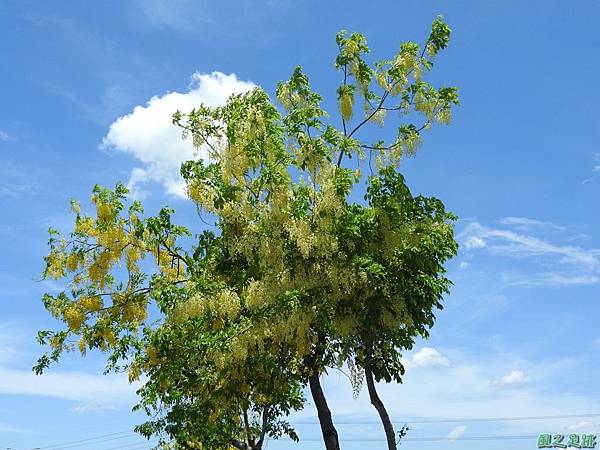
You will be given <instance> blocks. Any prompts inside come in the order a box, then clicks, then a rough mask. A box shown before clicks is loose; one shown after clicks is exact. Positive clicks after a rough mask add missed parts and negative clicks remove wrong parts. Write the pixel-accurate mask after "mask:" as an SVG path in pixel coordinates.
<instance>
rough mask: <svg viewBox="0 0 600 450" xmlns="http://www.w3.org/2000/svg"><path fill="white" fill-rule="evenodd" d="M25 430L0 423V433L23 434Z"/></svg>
mask: <svg viewBox="0 0 600 450" xmlns="http://www.w3.org/2000/svg"><path fill="white" fill-rule="evenodd" d="M25 432H26V431H25V430H21V429H20V428H16V427H13V426H12V425H9V424H7V423H2V422H0V433H25Z"/></svg>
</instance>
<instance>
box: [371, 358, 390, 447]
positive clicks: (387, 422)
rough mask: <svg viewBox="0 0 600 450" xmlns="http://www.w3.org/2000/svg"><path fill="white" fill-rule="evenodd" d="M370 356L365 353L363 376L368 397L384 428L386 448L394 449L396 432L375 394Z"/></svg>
mask: <svg viewBox="0 0 600 450" xmlns="http://www.w3.org/2000/svg"><path fill="white" fill-rule="evenodd" d="M370 358H371V356H370V355H369V354H368V355H367V363H366V364H365V378H366V379H367V389H368V390H369V398H370V399H371V404H372V405H373V406H374V407H375V409H376V410H377V412H378V413H379V417H380V418H381V423H382V424H383V429H384V430H385V437H386V439H387V445H388V450H396V449H397V446H396V433H395V432H394V426H393V425H392V421H391V420H390V416H389V415H388V413H387V410H386V409H385V406H384V404H383V402H382V401H381V399H380V398H379V395H377V390H376V389H375V381H374V380H373V372H372V371H371V362H370Z"/></svg>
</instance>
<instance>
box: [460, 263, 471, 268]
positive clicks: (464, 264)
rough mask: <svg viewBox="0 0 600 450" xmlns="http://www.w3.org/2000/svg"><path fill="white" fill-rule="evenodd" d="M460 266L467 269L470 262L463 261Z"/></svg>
mask: <svg viewBox="0 0 600 450" xmlns="http://www.w3.org/2000/svg"><path fill="white" fill-rule="evenodd" d="M459 267H460V268H461V269H466V268H467V267H469V263H468V262H466V261H461V262H460V264H459Z"/></svg>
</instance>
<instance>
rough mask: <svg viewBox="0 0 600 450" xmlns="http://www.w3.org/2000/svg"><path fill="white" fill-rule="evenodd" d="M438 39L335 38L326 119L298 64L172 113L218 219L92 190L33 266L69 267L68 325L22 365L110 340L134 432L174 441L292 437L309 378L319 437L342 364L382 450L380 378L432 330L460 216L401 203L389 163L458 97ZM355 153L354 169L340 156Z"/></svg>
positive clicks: (49, 300)
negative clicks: (334, 117)
mask: <svg viewBox="0 0 600 450" xmlns="http://www.w3.org/2000/svg"><path fill="white" fill-rule="evenodd" d="M449 36H450V30H449V28H448V26H447V25H446V24H445V23H444V22H443V20H442V19H441V18H437V19H436V20H435V21H434V22H433V25H432V30H431V33H430V35H429V38H428V39H427V41H426V43H425V45H424V46H423V48H422V49H421V48H420V47H419V45H417V44H415V43H411V42H407V43H403V44H402V45H401V46H400V50H399V52H398V54H397V55H395V56H394V57H393V58H392V59H390V60H385V61H380V62H377V63H375V64H374V65H373V66H371V65H369V64H368V63H367V62H366V60H365V55H366V54H368V53H369V48H368V46H367V43H366V40H365V38H364V36H362V35H360V34H358V33H352V34H350V35H348V34H347V33H345V32H340V33H339V34H338V36H337V44H338V47H339V54H338V56H337V58H336V67H337V69H338V70H339V71H340V72H341V74H342V83H341V85H340V86H339V88H338V89H337V99H338V105H339V112H340V116H341V128H340V129H338V128H336V127H335V126H334V125H333V124H332V123H333V122H332V121H330V120H329V119H328V116H327V114H326V112H325V111H324V110H323V109H322V107H321V100H322V99H321V97H320V96H319V95H318V94H317V93H315V92H314V91H312V90H311V88H310V85H309V80H308V77H307V76H306V75H305V74H304V73H303V71H302V69H301V68H297V69H296V70H295V71H294V73H293V74H292V76H291V78H290V79H289V80H288V81H287V82H285V83H280V84H279V85H278V86H277V91H276V94H277V99H278V100H279V102H280V104H281V106H282V110H280V109H279V108H278V107H277V106H275V105H274V103H273V102H272V101H271V99H270V98H269V96H268V94H267V93H266V92H265V91H264V90H262V89H260V88H256V89H254V90H252V91H250V92H248V93H245V94H240V95H234V96H232V97H230V99H229V100H228V102H227V104H226V105H224V106H222V107H216V108H209V107H206V106H203V105H200V106H199V107H198V108H197V109H194V110H193V111H191V112H189V113H187V114H184V113H181V112H177V113H175V115H174V117H173V121H174V123H175V124H176V125H178V126H180V127H181V128H182V130H183V134H184V137H190V138H191V139H193V143H194V145H196V146H197V147H203V148H205V149H206V150H207V151H208V154H209V158H208V159H207V160H206V161H203V160H201V159H197V160H192V161H188V162H186V163H184V164H183V165H182V167H181V174H182V176H183V178H184V179H185V181H186V184H187V191H188V195H189V197H190V199H191V200H192V201H194V202H195V204H196V205H197V207H198V211H199V215H200V216H201V217H200V218H201V219H202V220H203V221H205V222H206V220H212V221H213V222H214V226H215V227H216V230H210V229H205V230H204V231H202V232H200V233H199V234H196V235H192V234H191V233H190V231H189V230H188V229H186V228H185V227H181V226H177V225H174V224H173V223H172V213H173V211H172V210H171V209H169V208H164V209H162V210H161V211H160V212H159V213H158V215H157V216H154V217H148V218H145V219H142V218H141V216H142V214H143V210H142V207H141V205H140V204H139V203H138V202H133V203H132V204H131V205H130V206H128V207H126V195H127V190H126V189H125V188H124V187H123V186H122V185H120V184H118V185H117V186H116V188H115V189H114V190H109V189H105V188H101V187H96V188H95V189H94V193H93V196H92V202H93V203H94V205H95V208H96V211H95V214H94V215H93V216H86V215H83V214H82V213H81V208H80V206H79V204H78V203H76V202H73V204H72V209H73V211H74V213H75V229H74V231H73V232H72V233H71V234H70V235H69V236H68V237H66V238H61V237H60V236H59V235H58V233H57V232H56V231H54V230H51V237H50V242H49V244H50V253H49V255H48V256H47V257H46V269H45V272H44V276H46V277H51V278H56V279H61V278H66V279H67V280H68V283H69V284H68V286H69V291H68V292H66V291H65V292H61V293H60V294H58V295H56V296H51V295H46V296H45V297H44V304H45V306H46V308H47V309H48V310H49V311H50V312H51V314H53V315H54V316H55V317H56V318H58V319H60V320H62V321H63V322H64V323H65V324H66V327H65V328H64V329H63V330H61V331H42V332H40V333H39V340H40V342H41V343H42V344H45V343H48V344H50V345H51V347H52V349H51V351H50V352H49V353H48V354H46V355H44V356H42V357H41V358H40V360H39V362H38V365H37V366H36V367H35V370H36V371H37V372H38V373H41V372H42V371H43V370H44V369H45V368H46V367H48V365H49V364H50V363H51V362H53V361H57V360H58V359H59V357H60V355H61V354H62V353H63V352H65V351H69V350H72V349H74V348H76V347H78V348H79V350H80V351H81V352H82V353H85V352H86V351H87V350H88V349H100V350H102V351H106V352H107V353H108V360H107V361H108V363H107V370H128V371H129V375H130V379H131V380H138V379H143V380H144V385H143V387H142V388H141V389H140V390H139V391H138V393H139V395H140V403H139V405H138V406H137V408H143V409H144V410H145V411H146V412H147V413H148V414H149V415H152V416H153V418H152V420H149V421H148V422H146V423H145V424H143V425H141V426H139V427H138V430H139V431H140V432H142V433H143V434H144V435H146V436H148V437H149V436H151V435H153V434H161V433H165V434H166V438H165V441H170V442H172V443H174V445H175V447H176V448H186V449H188V448H205V449H226V448H231V447H234V448H238V449H253V450H254V449H256V450H257V449H261V448H262V446H263V443H264V441H265V439H266V438H267V437H271V438H278V437H280V436H283V435H286V436H289V437H291V438H292V439H296V440H297V436H296V434H295V432H294V430H293V428H292V426H291V425H290V424H289V423H288V422H287V421H286V420H285V417H286V416H287V415H288V414H289V413H290V412H292V411H294V410H297V409H299V408H302V407H303V405H304V397H303V389H304V388H305V387H306V386H307V385H308V386H309V387H310V392H311V395H312V397H313V401H314V403H315V406H316V408H317V412H318V416H319V421H320V424H321V430H322V433H323V439H324V442H325V445H326V448H327V449H328V450H333V449H339V439H338V434H337V431H336V429H335V426H334V424H333V420H332V415H331V411H330V410H329V407H328V405H327V401H326V398H325V395H324V393H323V390H322V388H321V384H320V376H321V375H322V374H323V373H325V372H326V371H327V370H328V369H331V368H341V367H342V366H344V365H347V366H348V367H349V368H350V370H351V373H352V381H353V385H354V387H355V389H356V391H358V390H360V388H361V385H362V381H363V380H365V381H366V383H367V389H368V393H369V396H370V399H371V403H372V404H373V405H374V407H375V408H376V410H377V411H378V413H379V415H380V418H381V421H382V425H383V427H384V431H385V434H386V438H387V442H388V448H389V449H395V448H396V435H395V432H394V429H393V426H392V423H391V421H390V418H389V415H388V413H387V411H386V408H385V406H384V404H383V402H382V400H381V399H380V397H379V396H378V394H377V391H376V385H375V383H376V382H377V381H381V380H385V381H386V382H390V381H392V380H394V381H397V382H399V381H401V377H402V375H403V372H404V369H403V367H402V363H401V359H400V356H401V353H402V351H404V350H406V349H410V348H411V347H412V345H413V343H414V339H415V338H416V337H417V336H423V337H427V330H428V328H429V327H431V326H432V325H433V321H434V310H435V309H436V308H441V300H442V296H443V294H444V293H446V292H447V291H448V289H449V287H450V284H451V283H450V281H449V280H448V279H447V278H446V277H445V270H444V263H445V261H446V260H447V259H448V258H451V257H452V256H454V254H455V253H456V250H457V244H456V242H455V240H454V237H453V226H452V222H453V220H454V219H455V216H454V215H453V214H451V213H448V212H446V211H445V209H444V205H443V204H442V202H441V201H440V200H438V199H436V198H428V197H423V196H416V197H415V196H413V195H412V194H411V192H410V190H409V189H408V187H407V186H406V183H405V180H404V178H403V177H402V175H401V174H400V173H399V172H398V167H399V164H400V161H401V160H402V159H403V158H405V157H408V156H412V155H413V154H414V153H415V151H416V149H417V147H418V145H419V144H420V140H421V134H422V133H423V132H424V131H425V130H427V129H429V128H430V127H431V126H432V125H433V124H434V123H448V122H449V121H450V117H451V109H452V107H453V106H454V105H456V104H458V96H457V91H456V89H455V88H450V87H442V88H434V87H433V86H431V85H430V84H428V83H427V82H425V81H424V80H423V75H424V74H425V73H427V72H428V71H429V70H431V68H432V67H433V59H434V57H435V56H436V55H437V53H438V52H439V51H440V50H442V49H443V48H445V47H446V46H447V44H448V42H449ZM377 91H380V92H381V93H379V94H378V93H377ZM357 98H360V99H362V101H363V109H364V112H363V113H362V114H358V113H355V111H354V110H355V103H356V100H357ZM390 112H393V113H396V114H398V118H397V119H396V121H399V122H400V123H399V125H398V128H397V130H398V131H397V133H396V136H395V138H394V139H393V140H392V141H391V142H386V141H385V140H377V141H376V142H366V141H365V140H363V139H359V131H362V129H363V128H364V127H365V126H366V125H367V124H371V123H375V124H377V125H379V126H383V125H384V121H385V120H386V115H387V114H388V113H390ZM355 115H356V116H359V117H357V118H355V119H353V117H354V116H355ZM373 157H374V158H375V161H373ZM352 158H355V159H356V160H357V169H355V170H353V169H351V168H349V167H347V164H346V165H345V164H344V163H346V162H348V161H349V160H350V159H352ZM367 170H368V171H369V174H368V175H362V171H367ZM361 193H364V202H363V201H356V200H355V199H356V197H357V196H360V195H361ZM203 217H204V218H203ZM189 242H193V244H191V245H187V244H188V243H189ZM141 377H143V378H141ZM403 432H404V430H402V431H401V433H400V434H402V433H403Z"/></svg>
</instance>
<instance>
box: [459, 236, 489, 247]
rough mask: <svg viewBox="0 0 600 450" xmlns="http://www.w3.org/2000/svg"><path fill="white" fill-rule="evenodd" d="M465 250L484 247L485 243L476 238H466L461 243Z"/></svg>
mask: <svg viewBox="0 0 600 450" xmlns="http://www.w3.org/2000/svg"><path fill="white" fill-rule="evenodd" d="M463 245H464V246H465V247H466V248H467V250H471V249H474V248H483V247H485V241H484V240H483V239H482V238H480V237H478V236H467V237H466V238H465V240H464V242H463Z"/></svg>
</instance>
